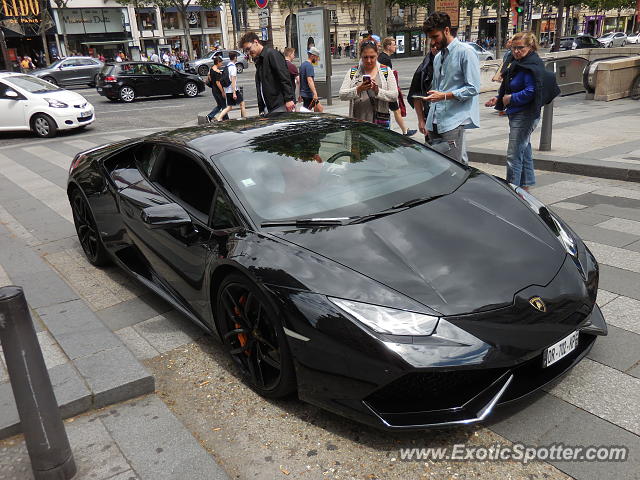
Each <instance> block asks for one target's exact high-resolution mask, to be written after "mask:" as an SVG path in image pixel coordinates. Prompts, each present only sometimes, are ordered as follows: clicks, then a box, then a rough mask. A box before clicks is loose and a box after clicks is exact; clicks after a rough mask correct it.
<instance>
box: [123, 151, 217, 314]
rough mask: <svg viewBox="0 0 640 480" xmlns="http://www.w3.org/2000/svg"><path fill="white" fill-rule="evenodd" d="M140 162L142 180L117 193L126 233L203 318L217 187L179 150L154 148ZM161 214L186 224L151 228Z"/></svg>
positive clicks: (198, 161) (196, 160)
mask: <svg viewBox="0 0 640 480" xmlns="http://www.w3.org/2000/svg"><path fill="white" fill-rule="evenodd" d="M139 158H141V159H142V160H141V164H140V169H141V170H142V172H141V173H142V175H143V176H144V177H145V180H144V181H143V182H139V183H137V184H136V185H135V186H132V187H129V188H126V189H124V190H123V191H122V192H120V200H121V203H122V211H123V217H125V219H126V220H125V223H126V228H127V230H128V231H129V233H130V236H131V238H132V239H133V241H134V242H135V243H136V245H137V246H138V248H139V249H140V251H141V252H142V253H143V255H144V257H145V258H146V260H147V261H148V262H149V265H150V266H151V268H152V269H153V271H154V272H155V273H156V274H157V275H158V276H159V277H160V278H161V279H162V281H163V282H164V284H165V286H166V287H168V288H169V289H171V290H172V291H173V292H174V293H175V294H177V295H178V296H179V298H180V299H181V300H182V301H183V302H184V303H185V305H188V306H190V307H191V308H192V309H193V310H194V311H195V312H196V313H197V314H198V315H199V316H201V317H206V309H207V308H209V307H208V295H207V292H205V291H204V290H205V289H204V287H205V285H206V283H207V282H206V279H205V272H206V262H207V258H208V256H209V254H210V246H209V240H210V238H211V228H210V227H209V216H210V213H211V209H212V206H213V199H214V196H215V193H216V186H215V182H214V181H213V179H212V177H211V176H210V174H209V172H208V170H207V169H205V167H204V164H203V162H202V160H201V159H200V158H198V157H197V156H196V155H194V154H193V153H191V152H189V151H187V150H185V149H182V148H180V147H175V146H170V145H161V144H155V145H152V151H151V152H150V155H149V156H148V158H149V160H148V162H147V161H146V160H144V158H145V157H144V155H142V154H140V156H139ZM145 162H146V163H145ZM165 210H166V211H168V212H171V215H174V213H175V212H178V213H179V214H181V215H183V216H184V217H185V219H186V221H183V222H181V224H177V223H175V222H174V223H171V222H169V223H165V224H162V225H152V224H150V223H149V222H150V220H149V217H150V216H151V215H153V214H154V212H162V211H165ZM160 215H162V213H161V214H160ZM171 215H169V214H167V215H165V219H166V218H168V217H171Z"/></svg>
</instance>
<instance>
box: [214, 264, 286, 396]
mask: <svg viewBox="0 0 640 480" xmlns="http://www.w3.org/2000/svg"><path fill="white" fill-rule="evenodd" d="M216 320H217V323H218V327H219V328H220V335H221V337H222V339H223V342H224V345H225V348H226V349H227V351H228V353H229V355H231V358H232V359H233V360H234V362H235V363H236V365H237V366H238V367H239V368H240V371H241V372H242V376H243V377H244V379H245V381H246V382H247V383H248V384H249V386H250V387H251V388H252V389H253V390H255V391H256V392H257V393H258V394H260V395H262V396H263V397H267V398H282V397H285V396H287V395H290V394H291V393H293V392H294V391H295V389H296V380H295V373H294V368H293V361H292V357H291V352H290V350H289V345H288V343H287V339H286V338H285V334H284V330H283V328H282V324H281V323H280V320H279V317H278V315H277V314H276V312H275V311H274V309H273V307H272V306H271V304H270V303H269V301H268V299H267V298H266V296H265V295H264V294H263V293H262V292H261V291H260V289H259V288H258V286H257V285H255V284H254V283H253V282H251V281H250V280H249V279H248V278H246V277H245V276H243V275H240V274H235V273H234V274H231V275H229V276H228V277H226V278H225V279H224V280H223V282H222V284H221V285H220V288H219V290H218V297H217V299H216Z"/></svg>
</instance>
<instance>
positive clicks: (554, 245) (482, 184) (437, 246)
mask: <svg viewBox="0 0 640 480" xmlns="http://www.w3.org/2000/svg"><path fill="white" fill-rule="evenodd" d="M270 233H271V232H270ZM273 234H274V235H275V236H277V237H279V238H281V239H283V240H286V241H288V242H291V243H293V244H295V245H298V246H299V247H303V248H305V249H308V250H310V251H313V252H315V253H317V254H319V255H322V256H324V257H327V258H329V259H331V260H333V261H335V262H337V263H339V264H341V265H343V266H345V267H348V268H349V269H352V270H354V271H357V272H359V273H361V274H363V275H365V276H367V277H370V278H372V279H374V280H376V281H378V282H380V283H382V284H384V285H386V286H388V287H390V288H392V289H394V290H396V291H398V292H400V293H402V294H404V295H406V296H408V297H410V298H412V299H414V300H415V301H418V302H420V303H422V304H423V305H426V306H428V307H429V308H431V309H433V310H435V311H436V312H439V313H440V314H442V315H458V314H463V313H471V312H479V311H486V310H491V309H495V308H499V307H503V306H506V305H511V304H512V303H513V301H514V294H515V293H516V292H518V291H520V290H522V289H523V288H526V287H528V286H530V285H540V286H544V285H547V284H548V283H549V282H550V281H551V280H552V279H553V277H554V276H555V275H556V273H557V272H558V270H559V269H560V267H561V266H562V263H563V261H564V258H565V256H566V254H565V251H564V249H563V247H562V246H561V245H560V243H559V242H558V240H557V239H556V237H555V236H554V235H553V234H552V233H551V231H550V230H549V229H548V228H547V226H546V225H545V224H544V223H543V222H542V221H541V219H540V218H539V217H538V216H537V215H535V214H534V213H533V212H532V211H531V210H530V209H529V208H528V207H527V206H526V205H525V204H524V203H523V202H522V201H521V200H519V199H518V198H517V197H516V196H515V195H514V194H513V193H512V192H511V191H509V190H508V188H505V186H503V185H502V184H501V183H499V182H498V181H496V180H494V179H493V178H491V177H489V176H487V175H484V174H477V173H476V174H474V175H472V176H471V177H470V178H469V179H468V180H467V181H466V182H465V183H464V184H463V185H462V186H461V187H460V188H459V189H458V190H457V191H455V192H454V193H452V194H449V195H446V196H444V197H440V198H437V199H435V200H433V201H431V202H428V203H426V204H422V205H418V206H415V207H412V208H409V209H406V210H404V211H401V212H399V213H395V214H392V215H388V216H385V217H381V218H377V219H375V220H371V221H368V222H365V223H361V224H354V225H346V226H340V227H335V228H333V227H332V228H317V229H291V230H287V231H280V232H273ZM326 290H327V291H333V290H334V288H333V287H332V286H327V288H326ZM318 293H323V292H318Z"/></svg>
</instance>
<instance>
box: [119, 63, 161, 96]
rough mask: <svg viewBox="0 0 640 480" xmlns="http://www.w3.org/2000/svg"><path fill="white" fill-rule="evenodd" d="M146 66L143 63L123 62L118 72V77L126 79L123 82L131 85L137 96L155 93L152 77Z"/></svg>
mask: <svg viewBox="0 0 640 480" xmlns="http://www.w3.org/2000/svg"><path fill="white" fill-rule="evenodd" d="M147 67H148V65H146V64H144V63H125V64H123V65H122V66H121V68H120V73H119V74H118V77H121V78H123V79H126V80H125V82H124V84H126V85H128V86H130V87H132V88H133V89H134V90H135V92H136V96H138V97H146V96H148V95H155V93H153V88H154V83H153V78H152V77H151V74H150V72H149V69H148V68H147Z"/></svg>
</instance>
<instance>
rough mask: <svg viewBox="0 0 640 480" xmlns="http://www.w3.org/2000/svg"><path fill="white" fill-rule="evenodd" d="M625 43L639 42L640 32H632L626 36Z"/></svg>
mask: <svg viewBox="0 0 640 480" xmlns="http://www.w3.org/2000/svg"><path fill="white" fill-rule="evenodd" d="M627 43H634V44H638V43H640V32H636V33H632V34H631V35H629V36H628V37H627Z"/></svg>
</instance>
